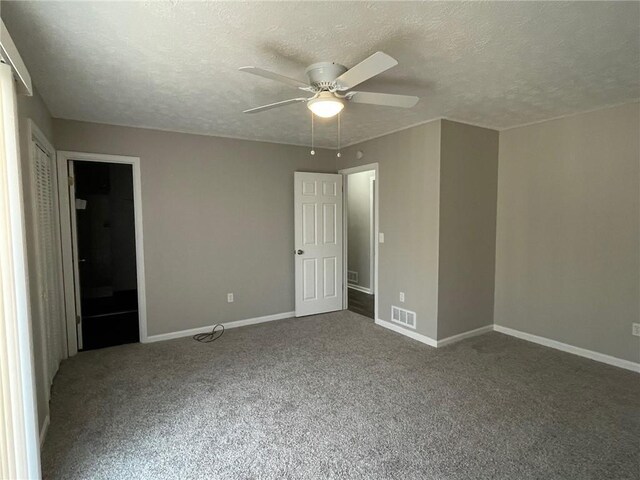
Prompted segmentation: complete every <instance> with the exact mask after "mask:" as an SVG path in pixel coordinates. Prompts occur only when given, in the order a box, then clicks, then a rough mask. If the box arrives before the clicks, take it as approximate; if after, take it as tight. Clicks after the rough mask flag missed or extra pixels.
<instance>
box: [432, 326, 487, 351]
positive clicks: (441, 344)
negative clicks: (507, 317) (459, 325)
mask: <svg viewBox="0 0 640 480" xmlns="http://www.w3.org/2000/svg"><path fill="white" fill-rule="evenodd" d="M489 332H493V324H491V325H485V326H484V327H480V328H476V329H475V330H469V331H468V332H462V333H459V334H458V335H452V336H450V337H447V338H443V339H442V340H437V341H436V346H437V347H445V346H447V345H451V344H452V343H456V342H459V341H460V340H464V339H465V338H471V337H475V336H478V335H482V334H484V333H489Z"/></svg>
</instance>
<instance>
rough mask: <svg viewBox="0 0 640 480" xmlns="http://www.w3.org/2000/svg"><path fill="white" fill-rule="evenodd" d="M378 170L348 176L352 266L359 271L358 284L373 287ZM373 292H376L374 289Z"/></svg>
mask: <svg viewBox="0 0 640 480" xmlns="http://www.w3.org/2000/svg"><path fill="white" fill-rule="evenodd" d="M374 177H375V171H367V172H358V173H352V174H351V175H348V176H347V182H348V188H347V197H348V201H347V217H348V234H347V235H348V241H347V248H348V250H349V251H348V255H347V260H348V267H347V268H348V270H351V271H354V272H358V282H357V285H359V286H361V287H364V288H371V274H372V273H373V272H371V271H370V270H371V243H372V238H371V223H372V222H371V214H372V211H373V209H372V205H371V194H372V185H371V179H372V178H374ZM372 293H373V292H372Z"/></svg>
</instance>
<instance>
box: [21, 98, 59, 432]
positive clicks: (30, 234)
mask: <svg viewBox="0 0 640 480" xmlns="http://www.w3.org/2000/svg"><path fill="white" fill-rule="evenodd" d="M17 98H18V122H19V125H18V129H19V134H20V158H21V162H22V165H21V167H22V188H23V196H24V207H25V208H24V214H25V229H26V238H27V263H28V268H29V278H30V279H35V278H36V273H37V264H36V262H35V258H36V257H35V248H36V244H35V238H34V229H33V222H34V218H33V214H32V209H33V202H32V201H31V198H32V192H31V180H30V176H29V175H30V168H31V167H30V161H29V142H30V138H29V136H28V135H27V120H28V119H31V120H33V122H34V123H35V124H36V125H37V126H38V128H40V130H41V131H42V133H43V134H44V135H45V136H46V137H47V139H48V140H49V141H50V142H51V144H53V121H52V118H51V114H50V113H49V110H48V109H47V106H46V105H45V104H44V102H43V101H42V98H41V97H40V95H39V94H38V92H37V91H35V89H34V94H33V96H32V97H27V96H25V95H18V97H17ZM34 281H35V280H31V284H30V286H29V290H30V292H29V298H30V303H31V331H32V335H33V357H34V359H33V360H34V370H35V381H36V402H37V408H38V422H39V427H40V428H42V426H43V424H44V420H45V418H46V416H47V414H48V413H49V405H48V403H47V400H46V392H45V390H44V383H45V378H44V377H45V373H44V369H43V360H44V358H43V350H42V345H43V343H42V342H43V333H44V332H42V330H41V328H40V325H41V320H40V317H39V308H38V302H39V300H38V295H37V290H36V289H35V285H34V284H33V282H34Z"/></svg>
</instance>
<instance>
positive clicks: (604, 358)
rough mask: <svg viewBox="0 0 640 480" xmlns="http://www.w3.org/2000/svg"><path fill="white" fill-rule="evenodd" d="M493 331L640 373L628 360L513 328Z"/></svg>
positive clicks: (635, 365) (501, 328) (496, 326)
mask: <svg viewBox="0 0 640 480" xmlns="http://www.w3.org/2000/svg"><path fill="white" fill-rule="evenodd" d="M493 329H494V330H495V331H496V332H500V333H504V334H505V335H510V336H512V337H516V338H519V339H521V340H526V341H528V342H532V343H537V344H538V345H544V346H545V347H551V348H555V349H556V350H561V351H563V352H567V353H573V354H574V355H579V356H580V357H585V358H589V359H591V360H595V361H596V362H602V363H606V364H608V365H613V366H614V367H620V368H624V369H626V370H631V371H633V372H638V373H640V363H636V362H631V361H629V360H623V359H621V358H617V357H612V356H611V355H606V354H604V353H598V352H594V351H592V350H587V349H586V348H580V347H574V346H573V345H569V344H566V343H562V342H558V341H557V340H551V339H549V338H545V337H539V336H538V335H533V334H531V333H525V332H521V331H519V330H514V329H513V328H508V327H503V326H502V325H494V326H493Z"/></svg>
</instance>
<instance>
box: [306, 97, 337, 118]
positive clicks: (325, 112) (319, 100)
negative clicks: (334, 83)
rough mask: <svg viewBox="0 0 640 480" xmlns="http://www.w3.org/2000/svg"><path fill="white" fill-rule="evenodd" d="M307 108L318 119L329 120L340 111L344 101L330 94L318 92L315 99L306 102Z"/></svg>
mask: <svg viewBox="0 0 640 480" xmlns="http://www.w3.org/2000/svg"><path fill="white" fill-rule="evenodd" d="M307 107H308V108H309V110H311V111H312V112H313V113H314V114H315V115H317V116H319V117H322V118H331V117H335V116H336V115H337V114H339V113H340V112H341V111H342V109H343V108H344V101H343V100H342V99H341V98H338V97H336V96H335V95H333V94H332V93H331V92H320V93H319V94H318V96H317V97H315V98H312V99H311V100H309V101H308V102H307Z"/></svg>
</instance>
